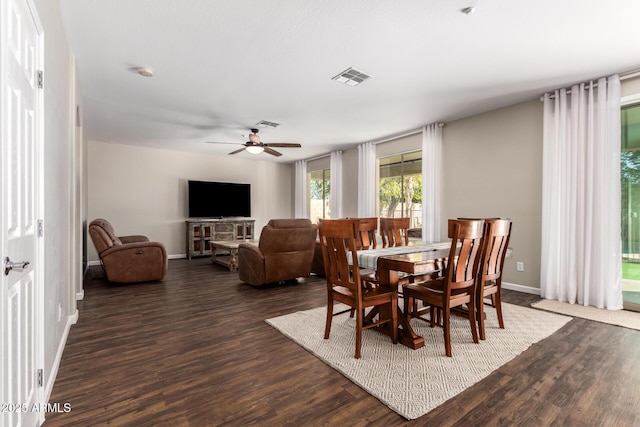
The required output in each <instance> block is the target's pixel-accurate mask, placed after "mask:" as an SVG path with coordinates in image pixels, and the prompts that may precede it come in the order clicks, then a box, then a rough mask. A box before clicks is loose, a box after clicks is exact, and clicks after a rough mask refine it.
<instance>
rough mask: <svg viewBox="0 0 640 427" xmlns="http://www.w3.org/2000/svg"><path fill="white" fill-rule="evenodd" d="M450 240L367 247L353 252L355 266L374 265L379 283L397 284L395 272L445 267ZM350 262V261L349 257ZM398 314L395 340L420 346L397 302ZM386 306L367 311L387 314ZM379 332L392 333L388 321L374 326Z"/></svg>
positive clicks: (420, 272)
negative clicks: (356, 264)
mask: <svg viewBox="0 0 640 427" xmlns="http://www.w3.org/2000/svg"><path fill="white" fill-rule="evenodd" d="M450 248H451V242H437V243H419V244H411V245H407V246H395V247H388V248H376V249H367V250H361V251H358V252H357V258H358V262H357V263H358V267H360V268H368V269H375V270H376V275H377V278H378V281H379V283H380V286H388V287H391V288H395V289H397V288H398V278H399V273H406V274H409V275H411V276H424V275H429V274H436V273H438V272H439V271H442V270H444V269H445V267H446V263H447V259H448V257H449V250H450ZM350 262H351V263H352V264H353V262H352V261H350ZM395 309H396V310H397V315H398V341H399V342H400V343H401V344H404V345H406V346H407V347H409V348H412V349H418V348H421V347H423V346H424V338H423V337H422V336H420V335H418V334H416V333H415V331H414V330H413V328H412V327H411V325H410V323H409V321H408V319H407V317H406V316H405V314H404V313H403V311H402V308H401V307H400V305H397V306H396V307H395ZM388 310H389V309H388V308H385V307H384V306H380V307H376V308H374V309H373V310H372V311H370V312H369V313H368V314H367V319H365V320H371V319H373V317H375V316H376V315H379V316H380V318H388V317H391V313H390V312H388ZM376 329H378V330H379V331H380V332H383V333H385V334H388V335H392V330H391V328H390V326H389V323H385V324H382V325H380V326H379V327H377V328H376Z"/></svg>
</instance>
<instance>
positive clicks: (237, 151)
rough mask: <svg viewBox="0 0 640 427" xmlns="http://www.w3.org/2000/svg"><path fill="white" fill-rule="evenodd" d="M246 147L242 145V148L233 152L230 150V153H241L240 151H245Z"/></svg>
mask: <svg viewBox="0 0 640 427" xmlns="http://www.w3.org/2000/svg"><path fill="white" fill-rule="evenodd" d="M245 148H246V147H242V148H241V149H239V150H236V151H232V152H230V153H229V155H232V154H237V153H239V152H241V151H244V150H245Z"/></svg>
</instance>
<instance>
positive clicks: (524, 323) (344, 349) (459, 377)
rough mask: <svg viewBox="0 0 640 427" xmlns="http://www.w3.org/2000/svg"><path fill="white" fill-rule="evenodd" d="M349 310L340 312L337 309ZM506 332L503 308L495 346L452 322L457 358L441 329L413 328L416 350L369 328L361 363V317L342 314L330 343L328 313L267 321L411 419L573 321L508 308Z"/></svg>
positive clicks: (494, 328)
mask: <svg viewBox="0 0 640 427" xmlns="http://www.w3.org/2000/svg"><path fill="white" fill-rule="evenodd" d="M341 308H344V306H343V307H339V306H337V307H336V308H335V311H336V312H337V311H339V310H340V309H341ZM503 315H504V319H505V327H506V328H505V329H500V328H499V327H498V320H497V318H496V315H495V310H493V309H488V310H487V320H486V326H485V327H486V333H487V340H486V341H481V342H480V344H474V343H473V340H472V338H471V331H470V329H469V322H468V320H466V319H464V318H458V317H453V318H452V329H451V330H452V333H451V343H452V347H453V357H447V356H446V355H445V352H444V339H443V336H442V329H441V328H430V327H429V325H428V324H427V323H425V322H422V321H419V320H413V321H412V323H411V325H412V326H413V327H414V330H415V331H416V333H418V334H419V335H422V336H423V337H424V339H425V344H426V345H425V346H424V347H423V348H421V349H418V350H412V349H410V348H408V347H406V346H404V345H401V344H398V345H393V343H392V342H391V338H390V337H388V336H386V335H384V334H381V333H379V332H376V331H373V330H365V331H364V332H363V338H362V358H361V359H355V358H354V357H353V356H354V352H355V319H353V318H350V317H349V315H348V314H342V315H339V316H335V317H334V319H333V325H332V328H331V336H330V338H329V339H328V340H325V339H323V333H324V323H325V316H326V307H321V308H316V309H313V310H308V311H300V312H296V313H292V314H288V315H284V316H280V317H275V318H272V319H267V320H266V322H267V323H269V324H270V325H272V326H273V327H274V328H276V329H278V330H279V331H280V332H282V333H283V334H284V335H286V336H287V337H289V338H291V339H292V340H294V341H295V342H296V343H298V344H300V345H301V346H302V347H304V348H305V349H307V350H308V351H310V352H311V353H313V354H314V355H315V356H317V357H318V358H320V359H321V360H322V361H323V362H325V363H326V364H328V365H329V366H331V367H333V368H334V369H336V370H338V371H339V372H341V373H342V374H343V375H344V376H346V377H347V378H349V379H350V380H351V381H353V382H354V383H356V384H358V385H359V386H360V387H362V388H363V389H364V390H366V391H367V392H368V393H370V394H371V395H373V396H375V397H376V398H378V399H379V400H380V401H381V402H382V403H384V404H385V405H387V406H388V407H389V408H391V409H392V410H394V411H395V412H397V413H398V414H400V415H402V416H403V417H405V418H407V419H415V418H418V417H420V416H422V415H424V414H426V413H427V412H429V411H430V410H432V409H433V408H435V407H437V406H438V405H440V404H441V403H443V402H445V401H446V400H448V399H450V398H451V397H453V396H455V395H457V394H458V393H460V392H461V391H463V390H464V389H466V388H467V387H469V386H471V385H473V384H475V383H476V382H478V381H480V380H482V379H483V378H485V377H486V376H487V375H489V374H490V373H491V372H492V371H494V370H495V369H497V368H499V367H500V366H502V365H503V364H505V363H507V362H508V361H510V360H512V359H513V358H515V357H516V356H517V355H518V354H520V353H522V352H523V351H525V350H526V349H527V348H529V347H530V346H531V345H532V344H534V343H536V342H538V341H540V340H542V339H544V338H546V337H548V336H549V335H551V334H553V333H554V332H556V331H557V330H558V329H560V328H562V326H564V325H565V324H566V323H567V322H569V321H570V320H571V318H570V317H566V316H561V315H557V314H552V313H547V312H545V311H541V310H533V309H531V308H528V307H519V306H515V305H511V304H503Z"/></svg>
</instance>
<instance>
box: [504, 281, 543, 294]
mask: <svg viewBox="0 0 640 427" xmlns="http://www.w3.org/2000/svg"><path fill="white" fill-rule="evenodd" d="M502 287H503V288H505V289H509V290H512V291H518V292H524V293H525V294H534V295H540V289H539V288H532V287H531V286H523V285H517V284H515V283H508V282H502Z"/></svg>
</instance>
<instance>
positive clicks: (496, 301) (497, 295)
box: [493, 288, 504, 329]
mask: <svg viewBox="0 0 640 427" xmlns="http://www.w3.org/2000/svg"><path fill="white" fill-rule="evenodd" d="M500 294H501V292H500V288H498V292H496V293H495V294H493V296H494V297H495V299H494V300H493V305H495V307H496V314H497V315H498V325H500V329H504V320H503V319H502V296H500Z"/></svg>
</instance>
